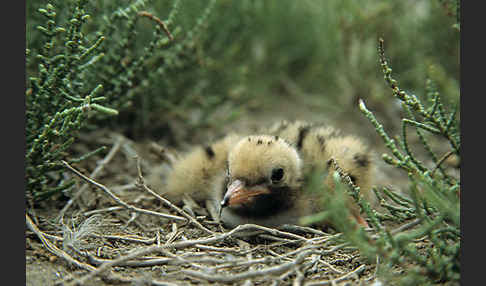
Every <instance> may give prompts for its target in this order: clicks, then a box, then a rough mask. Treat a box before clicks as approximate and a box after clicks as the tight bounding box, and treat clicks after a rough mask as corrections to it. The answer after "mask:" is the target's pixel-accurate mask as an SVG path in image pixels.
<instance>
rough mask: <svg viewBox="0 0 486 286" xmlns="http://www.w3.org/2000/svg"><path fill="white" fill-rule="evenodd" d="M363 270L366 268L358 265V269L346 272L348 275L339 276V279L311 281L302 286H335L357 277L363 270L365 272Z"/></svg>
mask: <svg viewBox="0 0 486 286" xmlns="http://www.w3.org/2000/svg"><path fill="white" fill-rule="evenodd" d="M365 268H366V265H364V264H363V265H360V266H359V267H358V268H356V269H354V270H353V271H351V272H348V273H346V274H344V275H343V276H341V277H339V278H336V279H332V280H322V281H312V282H308V283H305V284H304V285H305V286H315V285H335V283H338V282H341V281H344V280H348V279H349V278H350V277H351V276H353V275H359V274H360V273H361V272H363V270H365Z"/></svg>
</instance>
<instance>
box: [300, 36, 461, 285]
mask: <svg viewBox="0 0 486 286" xmlns="http://www.w3.org/2000/svg"><path fill="white" fill-rule="evenodd" d="M378 52H379V58H380V64H381V67H382V70H383V74H384V79H385V81H386V83H387V84H388V86H389V88H390V89H391V91H392V94H393V95H394V97H395V98H396V99H398V100H399V101H400V102H401V106H402V109H403V111H404V114H405V116H406V118H402V119H401V122H402V134H401V138H396V139H393V138H392V137H390V135H388V134H387V132H386V131H385V129H384V127H383V126H382V124H380V123H379V121H378V120H377V118H376V117H375V115H374V114H373V113H372V112H371V111H370V110H368V108H367V107H366V105H365V103H364V101H363V100H360V101H359V108H360V110H361V112H362V113H363V114H364V115H365V116H366V118H367V119H368V120H369V121H370V122H371V123H372V125H373V126H374V128H375V130H376V132H377V133H378V134H379V135H380V136H381V138H382V139H383V141H384V143H385V145H386V147H387V148H388V149H389V151H390V152H391V155H390V154H383V159H384V161H385V162H386V163H388V164H390V165H391V166H393V167H396V168H399V169H402V170H404V171H405V172H407V174H408V177H409V183H410V192H409V195H404V194H401V193H399V192H398V191H394V190H391V189H390V188H383V189H382V190H381V191H380V190H378V189H376V188H375V189H374V190H373V191H374V192H375V194H376V196H377V198H378V201H379V202H380V205H381V207H382V208H383V210H384V211H386V213H380V212H379V211H377V210H375V209H373V208H372V206H371V205H370V203H369V202H368V201H367V200H366V199H364V198H363V196H362V195H361V194H360V188H359V187H357V186H356V185H354V184H353V182H352V181H351V179H350V178H349V176H348V175H347V174H346V173H344V172H343V170H342V169H341V168H340V167H339V166H338V165H337V163H336V162H335V161H332V162H331V163H332V164H334V167H335V168H336V170H337V172H336V173H335V174H333V175H334V179H335V184H336V190H335V192H334V193H333V195H332V197H331V195H330V194H329V192H323V194H324V195H323V199H324V200H325V202H326V206H327V210H326V211H325V212H323V213H321V214H317V215H316V216H313V217H307V218H304V219H303V222H307V223H313V222H316V221H319V220H321V219H327V220H329V221H332V222H333V225H334V226H335V227H336V229H337V230H338V231H340V232H342V233H343V234H344V237H345V239H346V240H347V241H348V242H350V243H351V244H352V245H354V246H355V247H357V248H358V249H359V250H360V251H361V254H362V255H363V256H364V257H367V258H368V259H369V260H370V261H377V262H378V263H377V264H378V265H377V269H378V270H377V279H378V280H379V281H381V282H385V283H384V284H386V285H395V284H397V285H428V284H435V283H443V282H459V280H460V266H461V265H460V249H461V233H460V178H455V177H454V176H452V175H451V174H449V173H448V170H447V169H446V168H445V167H444V166H443V163H444V161H445V160H446V159H447V158H448V157H449V156H457V158H460V150H461V142H460V130H459V120H458V118H457V106H456V107H454V108H453V109H452V110H447V108H446V106H445V105H444V104H443V102H442V99H441V96H440V94H439V92H438V90H437V89H436V87H435V86H434V84H433V81H432V80H431V79H428V80H427V83H426V95H427V104H424V103H423V102H422V101H421V100H420V99H419V98H418V97H417V96H415V95H413V94H411V93H409V92H406V91H404V90H403V89H401V88H400V87H399V85H398V81H397V80H395V79H394V78H393V77H392V69H391V68H390V66H389V64H388V61H387V59H386V57H385V51H384V43H383V40H382V39H380V40H379V48H378ZM409 128H413V129H415V132H416V133H417V136H418V138H419V141H420V144H421V145H422V147H423V148H424V150H425V154H426V155H427V156H428V159H430V160H431V161H432V162H433V164H432V165H430V164H426V163H424V162H423V161H421V160H420V159H419V158H418V156H417V155H415V154H414V153H412V151H411V146H410V142H409V134H408V129H409ZM431 137H437V138H436V139H439V141H441V142H443V143H447V144H446V145H448V146H449V151H447V152H446V153H445V154H444V155H442V156H441V157H439V156H437V154H436V153H435V152H434V148H433V146H434V144H431V141H432V138H431ZM311 187H312V186H311ZM326 193H327V195H326ZM346 194H347V195H346ZM349 197H352V198H353V199H354V201H355V202H356V203H357V204H358V205H359V206H360V207H361V212H362V213H364V214H366V216H367V217H368V218H369V224H370V226H371V227H372V228H373V229H374V230H375V231H376V234H375V235H373V236H372V235H370V234H368V233H366V232H365V231H364V229H362V228H359V227H358V226H357V224H356V223H355V222H353V221H350V220H348V219H346V218H348V217H349V216H350V214H349V211H348V210H347V208H346V200H347V199H348V198H349ZM385 221H391V222H392V223H391V225H394V227H395V229H390V227H389V226H388V227H387V226H385V223H384V222H385ZM403 222H406V223H405V224H402V225H401V226H400V227H397V225H398V224H399V223H403ZM388 225H390V224H388ZM400 270H401V271H403V273H400Z"/></svg>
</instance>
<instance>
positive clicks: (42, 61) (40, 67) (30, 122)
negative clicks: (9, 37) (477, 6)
mask: <svg viewBox="0 0 486 286" xmlns="http://www.w3.org/2000/svg"><path fill="white" fill-rule="evenodd" d="M105 2H107V1H101V2H97V3H96V4H91V3H89V2H88V1H87V0H77V1H54V0H50V1H47V4H45V5H43V6H40V7H39V6H38V7H35V6H36V5H35V4H38V3H29V5H28V6H27V11H29V21H28V22H27V34H28V36H27V47H28V49H27V50H26V63H27V65H26V69H27V75H28V80H27V91H26V118H27V125H26V142H27V150H26V179H27V188H26V191H27V195H28V197H29V198H30V199H33V200H38V199H42V198H46V197H49V196H50V195H52V194H54V193H58V192H60V191H63V190H65V189H67V188H69V187H70V186H72V185H73V183H74V182H73V181H65V179H64V176H63V174H62V164H61V163H60V160H61V159H69V157H70V156H69V147H70V146H71V145H72V143H73V142H74V141H75V139H76V136H77V133H76V131H79V130H80V129H82V128H83V127H86V126H87V125H88V119H90V120H89V122H90V123H95V125H91V126H92V127H91V128H93V127H94V126H101V125H109V124H112V127H113V126H115V124H117V123H118V124H120V123H122V124H120V126H122V125H123V124H124V125H126V126H130V122H131V121H133V120H127V117H132V118H133V116H135V118H136V120H135V124H139V127H140V128H142V127H145V126H147V125H149V124H150V122H149V121H148V119H151V118H150V116H155V115H156V114H166V113H167V110H173V111H177V110H178V111H177V114H181V115H183V116H186V115H187V114H186V111H187V110H186V109H182V110H180V109H179V107H177V105H178V104H180V103H181V102H178V101H180V99H184V97H183V96H180V94H179V92H181V90H180V89H179V86H177V88H173V91H174V92H173V95H174V96H173V97H169V96H155V94H154V93H160V92H161V91H166V90H169V89H170V87H169V86H166V85H164V81H165V80H166V81H167V82H166V83H171V84H174V81H175V80H172V79H173V78H176V75H175V74H174V72H177V71H179V70H183V69H186V68H190V67H191V65H194V62H195V61H196V56H188V55H192V54H193V53H194V50H195V46H196V44H197V42H198V40H199V38H198V37H199V36H200V35H201V34H203V28H204V25H205V22H206V21H207V19H208V17H209V15H210V14H211V11H212V9H213V7H214V4H215V2H216V1H214V0H211V1H209V2H208V3H203V4H204V6H202V9H201V10H200V13H199V15H197V16H196V17H194V15H186V16H185V17H186V19H185V20H187V18H190V17H191V19H193V22H191V23H190V24H186V26H189V25H190V27H189V28H186V27H182V26H179V25H176V22H177V20H178V17H180V13H179V11H180V8H181V3H182V1H174V2H173V4H172V6H171V7H170V9H169V12H168V18H167V21H161V20H158V17H156V16H154V15H153V14H151V13H149V12H144V13H145V15H149V16H150V17H148V20H147V17H143V15H144V14H142V13H141V12H142V11H141V9H142V8H144V7H145V5H146V4H147V3H149V2H150V1H143V0H139V1H134V2H133V3H130V4H126V1H109V3H105ZM90 4H91V5H90ZM36 10H37V11H36ZM88 10H92V11H93V13H92V14H88V12H87V11H88ZM30 14H31V15H32V18H30ZM38 14H40V15H42V16H43V18H44V19H41V18H39V17H38V16H37V15H38ZM187 14H189V13H187ZM91 15H94V16H91ZM42 20H43V21H44V22H42ZM141 20H143V22H144V23H142V24H141V25H145V28H148V29H145V30H143V32H146V33H147V34H148V35H146V37H143V39H148V40H147V41H143V40H139V39H138V38H137V36H138V34H139V32H140V28H141V27H139V26H137V25H138V24H140V23H139V22H140V21H141ZM157 20H158V21H159V22H157ZM181 22H182V21H181ZM142 28H143V27H142ZM169 29H171V30H172V31H170V30H169ZM147 30H148V32H147ZM166 75H171V76H172V79H171V78H170V76H166ZM191 75H194V74H192V73H191ZM181 84H182V83H181ZM184 85H188V86H191V85H190V84H188V83H184ZM153 86H160V88H158V89H153V88H152V87H153ZM152 90H153V92H154V93H152V92H151V91H152ZM175 90H177V96H176V92H175ZM152 99H153V100H152ZM185 100H186V101H188V102H191V104H193V105H194V102H193V101H191V100H192V99H189V100H188V99H187V98H186V99H185ZM218 104H220V102H218V101H214V100H213V102H208V101H205V100H203V104H202V105H203V106H204V107H205V108H206V109H207V110H210V109H212V108H213V107H214V106H217V105H218ZM134 106H135V109H133V107H134ZM176 107H177V108H176ZM182 108H184V106H182ZM161 111H164V112H162V113H161ZM119 112H121V114H120V115H122V116H117V117H114V118H115V120H112V119H110V120H106V119H107V116H110V117H111V116H114V115H118V113H119ZM207 112H209V111H207ZM112 118H113V117H112ZM168 118H169V117H168ZM168 118H163V116H162V119H168ZM140 121H142V123H143V124H141V123H140ZM113 122H114V123H113ZM136 126H138V125H136ZM130 127H132V128H131V129H130V132H134V131H133V130H134V129H136V128H134V127H133V126H130ZM103 150H104V148H98V149H96V150H95V151H93V152H90V153H88V154H85V155H82V156H81V157H80V158H71V160H70V161H72V162H73V161H79V160H81V159H86V158H87V157H89V156H92V155H94V154H96V153H98V152H101V151H103Z"/></svg>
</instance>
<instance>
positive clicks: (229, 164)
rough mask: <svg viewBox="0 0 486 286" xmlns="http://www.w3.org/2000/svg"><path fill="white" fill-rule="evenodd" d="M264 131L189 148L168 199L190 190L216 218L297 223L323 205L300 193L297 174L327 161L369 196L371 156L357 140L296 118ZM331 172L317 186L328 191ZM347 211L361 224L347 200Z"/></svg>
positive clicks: (237, 222) (326, 165) (231, 223)
mask: <svg viewBox="0 0 486 286" xmlns="http://www.w3.org/2000/svg"><path fill="white" fill-rule="evenodd" d="M265 133H266V134H262V135H249V136H243V135H235V134H232V135H229V136H227V137H225V138H223V139H221V140H219V141H216V142H215V143H213V144H212V145H208V146H205V147H199V148H196V149H195V150H193V151H192V152H191V153H189V154H188V155H187V156H186V157H185V158H183V159H182V160H181V161H179V162H177V163H176V164H175V165H174V169H173V171H172V173H171V174H169V177H168V182H167V190H166V191H167V193H166V195H168V198H169V199H171V198H173V199H174V198H176V197H180V196H181V195H183V194H190V195H191V196H192V197H193V198H194V199H195V200H196V201H203V200H208V201H209V202H210V203H211V204H212V205H213V206H214V207H215V208H218V209H219V210H220V216H221V221H222V222H223V223H224V224H225V225H226V226H229V227H234V226H237V225H240V224H244V223H254V224H259V225H264V226H269V227H275V226H279V225H282V224H298V223H299V219H300V217H302V216H304V215H310V214H313V213H316V212H319V211H322V210H323V207H325V206H322V204H321V203H320V202H319V200H318V199H317V197H316V194H309V192H305V181H304V176H305V174H307V173H308V172H310V171H312V170H315V169H316V168H322V169H326V168H327V169H329V161H330V159H331V158H333V159H334V160H336V161H337V162H338V164H339V166H340V167H341V168H342V169H343V170H344V171H345V172H347V173H348V174H349V175H350V177H351V179H352V180H353V181H354V183H355V184H357V185H358V186H360V188H361V190H362V193H363V194H365V196H366V194H367V193H368V190H369V188H370V186H371V177H372V174H371V170H372V164H371V159H370V158H371V157H370V154H369V151H368V149H367V147H366V146H365V145H364V144H363V143H361V141H360V140H359V139H357V138H355V137H352V136H342V135H341V133H340V131H338V130H336V129H334V128H332V127H328V126H325V125H322V124H311V123H306V122H302V121H296V122H291V123H289V122H286V121H283V122H281V123H279V124H276V125H274V126H272V127H271V128H270V129H268V130H266V131H265ZM329 171H331V170H329ZM330 177H331V176H327V177H326V178H325V179H324V182H323V184H325V185H326V186H328V189H330V190H331V191H332V189H333V188H334V182H333V180H332V179H331V178H330ZM176 201H177V199H176ZM349 208H350V210H351V213H352V215H353V216H354V217H355V218H356V220H357V221H358V222H359V223H361V224H363V225H366V221H365V220H364V219H363V218H362V217H361V216H360V215H359V208H358V206H356V205H355V204H354V202H352V201H351V200H350V202H349ZM331 224H332V223H331Z"/></svg>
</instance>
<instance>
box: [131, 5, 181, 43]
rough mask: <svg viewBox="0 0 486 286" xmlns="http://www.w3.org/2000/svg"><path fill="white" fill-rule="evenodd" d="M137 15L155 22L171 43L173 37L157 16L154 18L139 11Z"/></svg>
mask: <svg viewBox="0 0 486 286" xmlns="http://www.w3.org/2000/svg"><path fill="white" fill-rule="evenodd" d="M138 15H139V16H143V17H147V18H149V19H150V20H152V21H155V22H156V23H157V24H159V26H160V27H161V28H162V30H164V32H165V34H166V35H167V37H169V40H171V41H173V40H174V36H172V34H171V33H170V31H169V28H168V27H167V25H166V24H165V23H164V22H162V20H160V19H159V18H158V17H157V16H154V15H153V14H151V13H149V12H147V11H140V12H138Z"/></svg>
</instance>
